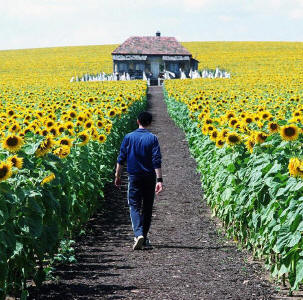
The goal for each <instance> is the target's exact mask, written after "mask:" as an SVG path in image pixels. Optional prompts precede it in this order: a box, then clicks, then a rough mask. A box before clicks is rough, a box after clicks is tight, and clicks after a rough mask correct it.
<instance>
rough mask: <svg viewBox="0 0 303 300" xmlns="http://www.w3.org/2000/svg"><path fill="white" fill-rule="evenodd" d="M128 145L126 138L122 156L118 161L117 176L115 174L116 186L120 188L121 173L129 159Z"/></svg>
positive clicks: (121, 149) (121, 148) (122, 145)
mask: <svg viewBox="0 0 303 300" xmlns="http://www.w3.org/2000/svg"><path fill="white" fill-rule="evenodd" d="M126 143H127V138H126V137H124V139H123V141H122V144H121V147H120V154H119V156H118V159H117V166H116V174H115V185H116V186H117V187H118V186H120V185H121V179H120V177H121V173H122V168H123V164H124V163H125V161H126V158H127V152H126Z"/></svg>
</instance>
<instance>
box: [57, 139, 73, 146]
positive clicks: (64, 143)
mask: <svg viewBox="0 0 303 300" xmlns="http://www.w3.org/2000/svg"><path fill="white" fill-rule="evenodd" d="M58 144H59V145H61V146H68V147H71V146H72V145H73V140H72V139H70V138H68V137H64V138H62V139H60V140H59V141H58Z"/></svg>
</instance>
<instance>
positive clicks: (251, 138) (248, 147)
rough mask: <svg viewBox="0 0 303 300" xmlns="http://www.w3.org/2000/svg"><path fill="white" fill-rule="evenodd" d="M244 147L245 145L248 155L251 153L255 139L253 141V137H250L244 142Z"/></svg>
mask: <svg viewBox="0 0 303 300" xmlns="http://www.w3.org/2000/svg"><path fill="white" fill-rule="evenodd" d="M245 145H246V148H247V150H248V151H249V152H250V153H252V152H253V150H254V146H255V139H254V137H250V138H249V139H248V140H247V141H246V143H245Z"/></svg>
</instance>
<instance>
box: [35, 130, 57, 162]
mask: <svg viewBox="0 0 303 300" xmlns="http://www.w3.org/2000/svg"><path fill="white" fill-rule="evenodd" d="M54 145H55V142H54V140H53V137H52V136H50V135H48V136H47V137H46V138H45V140H44V141H42V142H41V143H40V145H39V147H38V149H37V150H36V152H35V155H36V156H37V157H40V156H44V155H45V154H46V153H48V152H49V151H50V150H51V149H52V147H53V146H54Z"/></svg>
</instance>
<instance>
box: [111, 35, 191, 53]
mask: <svg viewBox="0 0 303 300" xmlns="http://www.w3.org/2000/svg"><path fill="white" fill-rule="evenodd" d="M112 54H144V55H148V54H149V55H191V54H190V53H189V52H188V50H187V49H186V48H184V47H183V46H182V45H181V44H180V43H179V42H178V41H177V40H176V38H174V37H162V36H161V37H158V36H143V37H140V36H133V37H130V38H128V39H127V40H126V41H125V42H124V43H123V44H121V45H120V46H119V47H118V48H116V49H115V50H114V51H113V52H112Z"/></svg>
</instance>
